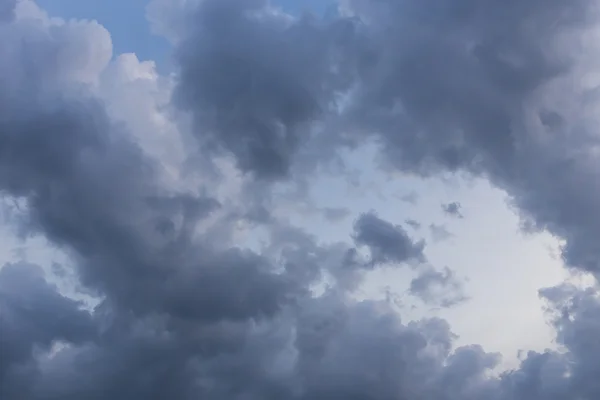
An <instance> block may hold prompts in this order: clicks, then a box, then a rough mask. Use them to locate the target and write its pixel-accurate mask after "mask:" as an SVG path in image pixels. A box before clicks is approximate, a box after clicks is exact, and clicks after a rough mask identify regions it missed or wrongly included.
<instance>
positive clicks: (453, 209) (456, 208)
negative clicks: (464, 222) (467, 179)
mask: <svg viewBox="0 0 600 400" xmlns="http://www.w3.org/2000/svg"><path fill="white" fill-rule="evenodd" d="M461 208H462V206H461V204H460V203H459V202H456V201H455V202H452V203H448V204H442V211H444V213H446V214H447V215H449V216H452V217H456V218H464V217H463V215H462V213H461V212H460V210H461Z"/></svg>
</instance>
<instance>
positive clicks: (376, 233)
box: [353, 212, 425, 264]
mask: <svg viewBox="0 0 600 400" xmlns="http://www.w3.org/2000/svg"><path fill="white" fill-rule="evenodd" d="M353 239H354V241H355V242H356V244H357V245H359V246H366V247H367V248H368V249H369V251H370V253H371V263H372V264H380V263H403V262H407V261H416V262H422V261H424V260H425V256H424V254H423V249H424V248H425V242H424V241H418V242H415V241H413V240H412V239H411V238H410V236H408V233H407V232H406V231H405V230H404V228H402V227H401V226H400V225H393V224H392V223H390V222H388V221H385V220H382V219H381V218H379V217H378V216H377V215H376V214H375V213H374V212H369V213H365V214H362V215H361V216H360V217H359V218H358V219H357V221H356V223H355V224H354V234H353Z"/></svg>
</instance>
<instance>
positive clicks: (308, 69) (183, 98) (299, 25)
mask: <svg viewBox="0 0 600 400" xmlns="http://www.w3.org/2000/svg"><path fill="white" fill-rule="evenodd" d="M266 5H267V2H265V1H253V2H244V1H237V0H226V1H216V0H209V1H204V2H202V4H201V5H200V6H199V9H198V11H197V13H196V14H195V15H194V19H193V22H191V23H190V32H188V34H187V36H186V38H185V39H184V40H183V41H182V43H181V44H180V45H179V47H178V49H177V52H176V54H177V60H178V64H179V66H180V72H179V85H178V88H177V93H176V101H177V103H178V104H179V105H180V106H181V107H182V108H183V109H185V110H189V111H191V113H192V114H193V115H194V117H195V121H196V134H197V136H198V138H199V139H200V141H201V142H202V143H203V144H204V145H205V146H206V148H209V149H214V150H226V151H228V152H231V153H232V154H233V155H234V156H235V158H236V160H237V163H238V166H239V167H240V168H241V169H242V170H244V171H247V172H253V173H255V174H256V175H257V176H258V177H262V178H275V179H278V178H282V177H284V176H286V175H287V174H288V172H289V169H290V164H291V159H292V158H293V157H294V155H295V154H296V153H297V151H298V147H299V146H300V145H301V144H302V143H303V142H306V141H307V140H308V136H309V135H310V125H311V122H312V121H314V120H315V119H316V118H318V117H319V116H321V115H322V114H323V113H325V112H327V110H328V109H329V108H330V107H331V106H332V105H333V101H334V100H335V98H334V95H335V91H336V88H338V87H339V86H340V85H341V83H342V82H343V81H345V77H344V76H343V74H341V73H338V72H335V70H336V68H335V65H337V64H338V63H339V62H340V61H341V60H340V58H339V56H338V55H337V54H336V53H337V52H338V51H337V50H336V49H337V48H338V47H339V46H340V41H342V40H343V38H344V31H345V29H344V24H339V26H338V24H333V25H328V24H323V23H321V22H320V21H318V20H314V19H311V18H308V17H307V18H305V19H302V20H299V21H293V22H292V21H290V19H289V18H287V17H284V16H282V15H279V14H276V13H274V12H273V11H272V10H269V9H268V8H267V7H266Z"/></svg>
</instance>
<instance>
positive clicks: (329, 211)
mask: <svg viewBox="0 0 600 400" xmlns="http://www.w3.org/2000/svg"><path fill="white" fill-rule="evenodd" d="M323 213H324V214H325V218H327V219H328V220H330V221H331V222H337V221H339V220H342V219H344V218H346V217H347V216H348V215H349V214H350V211H348V210H347V209H345V208H325V209H323Z"/></svg>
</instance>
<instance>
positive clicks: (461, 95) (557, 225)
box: [347, 0, 600, 271]
mask: <svg viewBox="0 0 600 400" xmlns="http://www.w3.org/2000/svg"><path fill="white" fill-rule="evenodd" d="M347 3H348V8H349V9H350V10H353V11H354V15H355V16H356V18H358V19H360V20H361V21H363V27H364V30H365V32H366V33H365V35H366V36H367V37H368V38H369V39H368V40H366V41H365V43H368V45H367V44H365V45H364V46H363V50H362V54H363V55H362V56H359V60H363V61H364V60H366V59H367V58H368V60H369V63H366V62H365V63H363V64H361V65H364V67H362V70H361V77H360V84H359V86H360V88H361V89H359V90H356V91H355V95H354V99H353V100H352V101H351V102H350V103H351V104H350V105H349V106H348V112H347V116H348V118H349V121H350V123H351V124H352V126H354V128H355V130H357V131H359V130H364V131H368V132H378V135H377V136H378V137H379V139H380V140H381V143H382V149H383V151H384V153H385V154H387V156H388V163H389V164H390V165H391V166H395V167H397V168H400V169H402V170H404V171H412V172H415V173H419V174H431V173H434V172H435V171H440V170H451V171H455V170H459V169H466V170H468V171H470V172H472V173H475V174H481V175H483V176H486V177H489V178H490V179H491V181H492V182H493V183H495V184H496V185H498V186H499V187H501V188H502V189H505V190H506V191H507V192H508V194H509V195H510V196H511V197H512V201H513V203H514V204H515V205H516V206H517V208H518V209H519V210H520V212H521V214H522V216H523V217H524V219H525V220H527V222H528V225H529V227H530V228H536V229H548V230H550V231H551V232H552V233H554V234H556V235H558V236H560V237H562V238H564V239H565V240H566V244H565V247H564V251H563V257H564V260H565V261H566V262H567V263H568V264H569V265H571V266H574V267H579V268H583V269H586V270H589V271H597V270H598V268H600V267H599V265H600V264H599V262H600V261H599V260H600V252H599V251H598V247H597V246H595V244H594V243H593V239H592V238H595V237H597V236H598V234H599V233H600V213H598V210H597V207H596V206H595V204H597V203H598V200H599V193H600V191H599V188H598V185H597V183H596V182H599V181H600V177H599V176H598V172H597V171H599V169H598V167H597V165H598V163H599V161H598V156H597V152H596V151H595V150H594V149H595V148H596V147H597V145H598V144H597V142H598V139H597V135H596V134H595V130H596V126H597V122H596V121H595V120H594V119H593V117H592V116H591V115H590V114H588V113H586V111H585V108H581V106H578V105H577V104H583V103H585V104H587V105H588V106H590V107H591V106H592V104H594V103H592V102H593V101H594V100H592V99H594V98H595V97H594V96H593V95H592V92H593V89H586V88H585V87H584V85H577V84H575V83H574V82H577V81H578V78H576V77H573V76H570V75H569V74H570V73H572V71H575V70H576V69H578V72H573V73H579V74H584V75H585V74H586V72H585V68H591V69H595V67H594V66H593V65H592V64H590V65H589V66H586V64H585V63H586V62H587V63H589V62H590V60H589V59H586V58H585V57H587V56H586V54H588V53H586V52H587V51H595V50H585V49H584V47H583V46H582V45H581V43H582V41H585V43H588V44H589V45H591V44H592V43H594V39H593V38H592V37H593V36H592V34H591V33H589V28H590V27H591V26H592V25H593V24H595V23H596V21H598V12H597V11H598V10H597V5H596V3H595V2H594V1H589V0H576V1H570V2H563V1H549V2H546V1H534V0H531V1H509V2H502V3H497V2H493V1H483V2H474V1H470V0H465V1H453V2H436V3H435V4H433V5H432V4H428V3H423V2H417V1H410V0H406V1H396V2H390V1H382V2H373V1H362V0H355V1H352V0H351V1H348V2H347ZM586 35H587V36H586ZM357 48H359V49H360V47H357ZM358 54H361V53H358ZM581 63H583V64H581ZM581 68H584V69H583V70H582V69H581ZM561 85H562V86H561ZM565 91H566V92H568V93H569V96H570V97H569V100H568V101H567V102H566V103H561V102H562V100H564V99H565ZM561 96H562V97H561ZM559 104H564V105H565V106H564V107H562V109H561V107H560V105H559ZM357 134H358V133H357Z"/></svg>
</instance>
